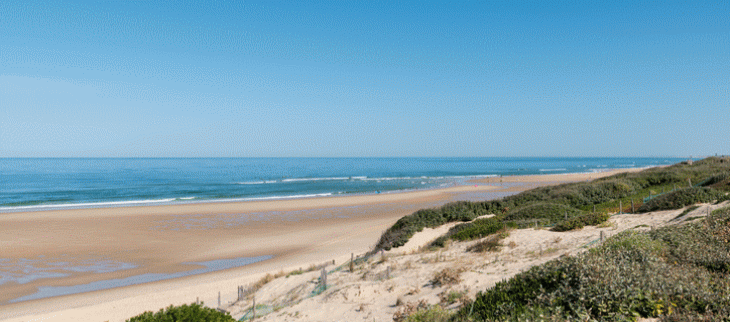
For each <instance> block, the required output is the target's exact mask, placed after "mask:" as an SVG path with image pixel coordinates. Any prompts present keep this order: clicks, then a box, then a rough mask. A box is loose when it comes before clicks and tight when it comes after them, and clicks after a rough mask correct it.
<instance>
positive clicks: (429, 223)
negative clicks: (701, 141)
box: [374, 157, 730, 251]
mask: <svg viewBox="0 0 730 322" xmlns="http://www.w3.org/2000/svg"><path fill="white" fill-rule="evenodd" d="M728 173H730V158H716V157H715V158H707V159H704V160H701V161H697V162H694V164H693V165H689V164H686V163H680V164H675V165H673V166H669V167H657V168H651V169H647V170H644V171H641V172H634V173H621V174H617V175H614V176H610V177H606V178H601V179H596V180H594V181H591V182H578V183H568V184H561V185H556V186H548V187H540V188H536V189H532V190H528V191H524V192H522V193H519V194H516V195H513V196H508V197H505V198H503V199H500V200H489V201H481V202H468V201H460V202H454V203H450V204H447V205H444V206H442V207H440V208H435V209H427V210H419V211H417V212H416V213H414V214H411V215H408V216H405V217H403V218H401V219H400V220H398V222H396V224H395V225H393V226H392V227H390V228H389V229H388V230H387V231H386V232H385V233H383V235H382V236H381V238H380V240H379V241H378V243H377V245H376V247H375V249H374V251H378V250H380V249H391V248H392V247H398V246H401V245H403V244H405V243H406V242H407V241H408V239H409V238H410V237H411V236H412V235H413V234H414V233H416V232H418V231H421V230H422V229H423V228H425V227H436V226H438V225H441V224H444V223H447V222H454V221H469V220H473V219H474V218H476V217H478V216H481V215H486V214H495V215H501V214H507V215H508V218H507V219H506V221H507V222H505V226H507V227H517V228H526V227H532V226H534V225H535V219H538V221H537V224H538V225H539V226H552V225H554V224H556V223H558V222H559V221H562V220H564V218H562V217H560V216H561V215H562V216H564V212H563V213H562V214H560V213H557V212H555V211H553V212H552V213H551V215H549V216H546V215H540V214H531V213H528V212H527V211H522V212H521V213H518V212H519V210H520V209H525V207H530V206H534V205H535V204H540V203H549V204H559V205H564V206H566V207H568V208H567V209H569V216H577V215H578V213H576V211H577V210H578V209H582V210H586V211H591V210H592V208H593V207H594V206H596V207H597V209H596V211H598V212H614V211H618V204H619V201H621V202H623V206H624V208H626V207H628V205H629V204H630V202H631V200H632V199H633V200H635V201H636V205H637V207H639V209H641V210H643V211H651V210H646V209H650V208H652V207H654V206H653V204H652V205H640V200H641V199H643V198H644V197H648V196H649V195H656V194H657V193H660V192H661V191H670V190H672V189H674V188H675V187H676V188H678V189H679V188H682V189H683V188H687V187H688V185H689V181H691V182H692V183H693V184H699V183H702V182H703V181H707V182H714V181H717V180H720V179H721V178H722V175H724V174H728ZM688 180H689V181H688ZM713 187H716V188H718V189H726V191H730V179H726V181H719V182H717V183H715V184H713ZM659 198H662V199H659ZM663 198H668V197H665V195H662V196H660V197H657V198H654V199H652V200H651V201H650V203H659V202H660V201H661V200H663ZM655 199H658V200H657V201H654V200H655ZM680 199H681V200H676V201H682V200H684V199H683V198H680ZM700 199H701V198H700ZM716 199H718V200H726V199H730V196H728V195H720V194H717V197H716ZM667 200H669V199H667ZM703 200H704V199H703ZM670 201H671V200H670ZM689 201H691V200H689ZM692 202H696V201H692ZM683 206H684V201H683V202H676V203H675V202H671V203H668V204H665V205H662V206H661V207H674V208H662V209H676V208H681V207H683ZM535 207H537V206H535ZM553 207H557V206H553ZM642 207H643V208H642ZM533 209H539V208H533ZM657 209H659V208H657ZM465 228H466V227H462V228H460V229H465ZM446 239H448V237H444V238H440V239H439V240H436V241H435V242H434V243H433V245H435V246H438V245H443V242H444V241H445V240H446Z"/></svg>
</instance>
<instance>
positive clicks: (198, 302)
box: [195, 296, 200, 304]
mask: <svg viewBox="0 0 730 322" xmlns="http://www.w3.org/2000/svg"><path fill="white" fill-rule="evenodd" d="M195 304H200V298H199V297H197V296H196V297H195Z"/></svg>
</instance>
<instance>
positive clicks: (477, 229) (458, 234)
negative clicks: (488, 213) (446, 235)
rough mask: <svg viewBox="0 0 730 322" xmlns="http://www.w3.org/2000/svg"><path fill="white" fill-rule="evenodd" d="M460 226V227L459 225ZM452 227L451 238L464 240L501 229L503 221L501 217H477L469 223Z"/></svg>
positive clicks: (487, 234)
mask: <svg viewBox="0 0 730 322" xmlns="http://www.w3.org/2000/svg"><path fill="white" fill-rule="evenodd" d="M459 226H462V227H459ZM456 227H459V228H457V229H452V231H451V232H450V233H451V238H452V239H455V240H460V241H465V240H472V239H477V238H481V237H484V236H489V235H491V234H494V233H496V232H498V231H499V230H501V229H503V228H504V227H505V226H504V223H503V222H502V218H501V217H491V218H483V219H477V220H474V221H472V222H469V223H464V224H460V225H458V226H455V227H454V228H456Z"/></svg>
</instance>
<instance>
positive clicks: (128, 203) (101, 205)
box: [0, 165, 664, 216]
mask: <svg viewBox="0 0 730 322" xmlns="http://www.w3.org/2000/svg"><path fill="white" fill-rule="evenodd" d="M662 166H664V165H655V166H646V167H634V168H614V169H611V168H606V169H592V170H591V171H583V172H565V173H551V171H550V170H546V171H542V172H541V173H536V174H524V175H507V176H501V175H498V174H490V175H466V176H451V177H449V176H447V177H443V178H450V179H462V180H454V181H451V182H449V183H445V184H442V185H441V186H432V187H428V188H422V189H419V188H413V189H400V190H386V191H383V192H375V191H367V192H360V193H334V192H323V193H312V194H300V195H281V196H252V197H236V198H221V199H215V198H211V199H202V198H198V197H194V196H193V197H171V198H160V199H145V200H141V199H140V200H117V201H98V202H93V201H89V202H77V203H69V204H38V205H21V206H8V207H0V216H2V215H3V214H9V213H26V212H43V211H61V210H82V209H110V208H128V207H150V206H179V205H199V204H217V203H240V202H257V201H286V200H302V199H316V198H323V197H350V196H371V195H379V194H400V193H407V192H418V191H429V190H441V189H446V188H451V187H458V186H462V185H465V184H468V183H473V182H480V183H482V182H484V183H486V182H491V181H490V179H493V178H503V179H507V178H519V177H533V176H570V175H581V174H588V175H590V174H598V173H602V172H606V171H615V170H635V169H637V170H639V171H641V170H645V169H649V168H653V167H662ZM505 182H509V181H505ZM512 182H514V181H512Z"/></svg>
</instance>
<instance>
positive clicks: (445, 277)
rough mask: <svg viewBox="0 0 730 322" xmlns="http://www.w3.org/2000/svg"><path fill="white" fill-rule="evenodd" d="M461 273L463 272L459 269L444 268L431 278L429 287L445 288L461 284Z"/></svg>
mask: <svg viewBox="0 0 730 322" xmlns="http://www.w3.org/2000/svg"><path fill="white" fill-rule="evenodd" d="M463 272H464V270H463V269H459V268H453V267H447V268H444V269H442V270H440V271H438V272H436V274H434V275H433V278H432V279H431V285H433V286H445V285H454V284H459V283H460V282H461V273H463Z"/></svg>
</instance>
